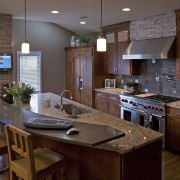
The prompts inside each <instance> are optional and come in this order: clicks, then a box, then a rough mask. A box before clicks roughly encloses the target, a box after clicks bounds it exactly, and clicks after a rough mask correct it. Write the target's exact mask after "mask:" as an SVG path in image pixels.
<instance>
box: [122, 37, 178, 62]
mask: <svg viewBox="0 0 180 180" xmlns="http://www.w3.org/2000/svg"><path fill="white" fill-rule="evenodd" d="M174 39H175V37H174V36H171V37H163V38H156V39H145V40H135V41H131V43H130V44H129V46H128V47H127V49H126V50H125V52H124V54H123V59H168V58H175V57H174V51H175V48H174V43H173V42H174Z"/></svg>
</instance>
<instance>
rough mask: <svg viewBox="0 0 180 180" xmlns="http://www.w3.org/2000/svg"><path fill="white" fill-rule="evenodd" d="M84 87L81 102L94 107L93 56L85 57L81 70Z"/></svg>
mask: <svg viewBox="0 0 180 180" xmlns="http://www.w3.org/2000/svg"><path fill="white" fill-rule="evenodd" d="M81 78H82V89H80V93H81V103H82V104H84V105H86V106H90V107H92V106H93V104H92V94H93V90H92V57H85V58H83V69H82V70H81Z"/></svg>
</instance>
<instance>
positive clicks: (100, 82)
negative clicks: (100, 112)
mask: <svg viewBox="0 0 180 180" xmlns="http://www.w3.org/2000/svg"><path fill="white" fill-rule="evenodd" d="M65 53H66V88H67V89H69V90H71V92H72V94H73V100H74V101H76V102H79V103H81V104H84V105H87V106H90V107H94V91H93V89H94V88H101V87H104V79H105V75H104V68H103V67H104V62H103V54H102V53H98V52H96V49H95V47H94V46H93V45H88V46H77V47H67V48H65Z"/></svg>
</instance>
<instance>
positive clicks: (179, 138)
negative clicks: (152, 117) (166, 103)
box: [166, 107, 180, 152]
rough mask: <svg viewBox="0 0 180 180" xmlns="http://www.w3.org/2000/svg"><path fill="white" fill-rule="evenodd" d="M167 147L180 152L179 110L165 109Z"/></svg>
mask: <svg viewBox="0 0 180 180" xmlns="http://www.w3.org/2000/svg"><path fill="white" fill-rule="evenodd" d="M166 130H167V132H166V135H167V138H166V139H167V147H168V148H171V149H174V150H176V151H179V152H180V109H178V108H172V107H167V128H166Z"/></svg>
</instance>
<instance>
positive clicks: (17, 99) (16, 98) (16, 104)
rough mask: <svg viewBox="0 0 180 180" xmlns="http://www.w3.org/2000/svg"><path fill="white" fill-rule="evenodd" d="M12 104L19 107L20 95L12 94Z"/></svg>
mask: <svg viewBox="0 0 180 180" xmlns="http://www.w3.org/2000/svg"><path fill="white" fill-rule="evenodd" d="M13 102H14V106H16V107H20V104H21V97H20V96H14V97H13Z"/></svg>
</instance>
